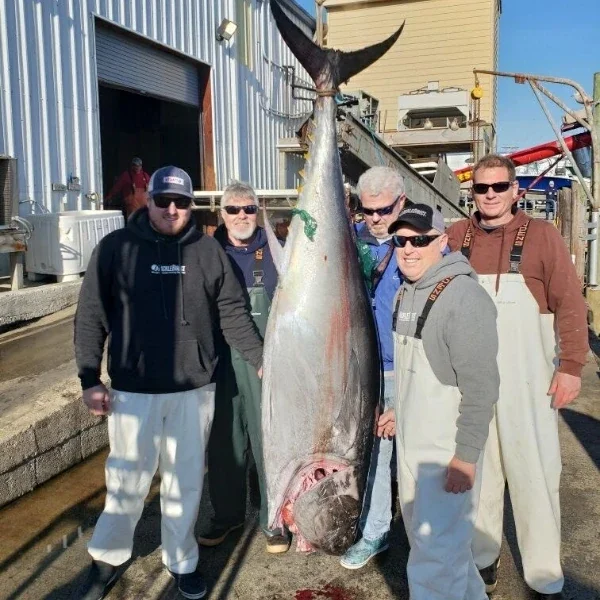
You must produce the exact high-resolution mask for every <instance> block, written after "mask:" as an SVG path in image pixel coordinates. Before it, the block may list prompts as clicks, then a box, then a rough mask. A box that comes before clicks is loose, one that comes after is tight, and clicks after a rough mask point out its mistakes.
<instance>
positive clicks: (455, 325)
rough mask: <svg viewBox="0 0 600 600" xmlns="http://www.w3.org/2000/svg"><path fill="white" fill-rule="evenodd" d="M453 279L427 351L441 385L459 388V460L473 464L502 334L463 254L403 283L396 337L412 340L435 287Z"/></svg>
mask: <svg viewBox="0 0 600 600" xmlns="http://www.w3.org/2000/svg"><path fill="white" fill-rule="evenodd" d="M453 275H454V276H455V278H454V279H453V280H452V281H451V282H450V283H449V284H448V286H447V287H446V289H445V290H444V291H443V292H442V293H441V294H440V296H439V297H438V299H437V300H436V301H435V303H434V305H433V307H432V308H431V312H430V313H429V316H428V318H427V321H426V322H425V326H424V328H423V333H422V339H423V348H424V350H425V355H426V357H427V360H428V361H429V364H430V365H431V368H432V370H433V372H434V374H435V376H436V377H437V378H438V379H439V381H440V382H441V383H442V384H444V385H450V386H454V387H457V388H458V389H459V391H460V393H461V395H462V399H461V403H460V408H459V412H460V416H459V417H458V419H457V421H456V428H457V431H456V456H457V457H458V458H459V459H460V460H464V461H466V462H469V463H475V462H477V460H478V458H479V454H480V453H481V451H482V450H483V447H484V445H485V441H486V439H487V436H488V431H489V424H490V420H491V419H492V414H493V407H494V404H495V403H496V402H497V400H498V392H499V386H500V376H499V374H498V364H497V354H498V335H497V332H496V307H495V306H494V303H493V301H492V299H491V298H490V297H489V296H488V294H487V292H486V291H485V290H484V289H483V288H482V287H481V286H480V285H479V283H477V274H476V273H475V271H474V270H473V268H472V267H471V265H470V264H469V262H468V261H467V259H466V258H465V257H464V256H463V255H462V254H461V253H460V252H453V253H451V254H448V255H446V256H444V257H443V258H442V260H441V261H440V262H439V263H437V264H436V265H434V266H432V267H431V268H430V269H429V270H427V271H426V272H425V273H424V275H423V277H421V279H419V281H417V282H416V283H411V282H409V281H405V282H404V283H403V284H402V287H401V288H400V294H401V302H400V306H399V310H398V316H397V322H396V332H397V333H398V334H400V335H403V336H404V335H405V336H409V337H414V336H415V331H416V328H417V319H418V318H419V316H420V315H421V313H422V312H423V308H424V306H425V303H426V301H427V297H428V296H429V294H430V293H431V291H432V290H433V288H434V287H435V286H436V284H437V283H439V282H440V281H441V280H442V279H445V278H446V277H450V276H453ZM402 290H404V291H402Z"/></svg>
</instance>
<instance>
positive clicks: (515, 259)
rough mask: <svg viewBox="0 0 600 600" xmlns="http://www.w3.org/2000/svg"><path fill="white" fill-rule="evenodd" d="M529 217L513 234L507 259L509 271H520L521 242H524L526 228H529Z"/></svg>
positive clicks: (521, 257)
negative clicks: (513, 239)
mask: <svg viewBox="0 0 600 600" xmlns="http://www.w3.org/2000/svg"><path fill="white" fill-rule="evenodd" d="M530 223H531V220H530V219H527V221H525V223H523V225H521V227H519V229H518V230H517V235H515V241H514V242H513V246H512V249H511V251H510V260H509V264H510V266H509V268H508V272H509V273H520V272H521V260H522V259H523V244H524V243H525V237H526V236H527V230H528V229H529V224H530Z"/></svg>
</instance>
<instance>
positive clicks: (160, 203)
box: [152, 196, 192, 210]
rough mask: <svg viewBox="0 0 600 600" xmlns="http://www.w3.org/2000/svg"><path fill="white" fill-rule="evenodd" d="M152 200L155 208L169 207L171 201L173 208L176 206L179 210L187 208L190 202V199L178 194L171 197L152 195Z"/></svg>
mask: <svg viewBox="0 0 600 600" xmlns="http://www.w3.org/2000/svg"><path fill="white" fill-rule="evenodd" d="M152 201H153V202H154V204H155V205H156V207H157V208H169V206H171V202H173V203H174V204H175V208H178V209H179V210H183V209H184V208H189V207H190V205H191V204H192V199H191V198H186V197H185V196H178V197H177V198H171V197H169V196H153V197H152Z"/></svg>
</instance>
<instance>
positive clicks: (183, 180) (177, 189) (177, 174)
mask: <svg viewBox="0 0 600 600" xmlns="http://www.w3.org/2000/svg"><path fill="white" fill-rule="evenodd" d="M148 193H149V194H150V197H153V196H158V195H161V194H177V195H178V196H185V197H186V198H192V199H193V198H194V188H193V186H192V180H191V179H190V176H189V175H188V174H187V173H186V172H185V171H184V170H183V169H180V168H179V167H173V166H169V167H162V168H160V169H158V171H155V172H154V173H153V174H152V177H151V178H150V183H149V184H148Z"/></svg>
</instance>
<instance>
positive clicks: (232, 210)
mask: <svg viewBox="0 0 600 600" xmlns="http://www.w3.org/2000/svg"><path fill="white" fill-rule="evenodd" d="M223 210H224V211H225V212H226V213H227V214H228V215H237V214H239V213H240V211H242V210H243V211H244V212H245V213H246V214H247V215H255V214H256V213H257V212H258V206H256V204H248V205H246V206H225V207H224V208H223Z"/></svg>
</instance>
